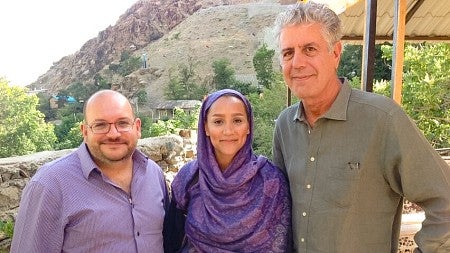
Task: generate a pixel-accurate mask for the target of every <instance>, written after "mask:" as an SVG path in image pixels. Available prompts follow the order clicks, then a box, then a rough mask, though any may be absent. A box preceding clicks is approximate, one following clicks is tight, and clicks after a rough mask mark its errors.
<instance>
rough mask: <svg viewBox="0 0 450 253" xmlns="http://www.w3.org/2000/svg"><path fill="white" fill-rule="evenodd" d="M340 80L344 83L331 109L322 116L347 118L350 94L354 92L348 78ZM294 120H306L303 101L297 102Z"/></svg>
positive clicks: (337, 118) (335, 118) (338, 118)
mask: <svg viewBox="0 0 450 253" xmlns="http://www.w3.org/2000/svg"><path fill="white" fill-rule="evenodd" d="M339 80H340V81H341V83H342V87H341V89H340V91H339V93H338V95H337V97H336V99H335V100H334V102H333V104H332V105H331V107H330V109H329V110H328V111H327V112H326V113H325V114H324V115H323V116H322V118H328V119H334V120H346V119H347V107H348V101H349V100H350V94H351V93H352V88H351V87H350V84H349V83H348V80H347V79H346V78H339ZM293 120H299V121H306V117H305V111H304V109H303V103H302V101H300V103H298V104H297V108H296V113H295V115H294V119H293Z"/></svg>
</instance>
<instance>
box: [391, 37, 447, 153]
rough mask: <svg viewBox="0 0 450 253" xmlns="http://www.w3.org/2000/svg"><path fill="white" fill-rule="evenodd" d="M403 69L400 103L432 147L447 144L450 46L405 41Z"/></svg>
mask: <svg viewBox="0 0 450 253" xmlns="http://www.w3.org/2000/svg"><path fill="white" fill-rule="evenodd" d="M389 52H392V50H388V49H386V54H388V53H389ZM403 72H404V75H403V89H402V106H403V107H404V108H405V110H406V112H407V113H408V114H409V115H410V116H411V117H412V118H413V119H414V120H415V122H416V124H417V126H418V127H419V128H420V129H421V130H422V131H423V132H424V134H425V136H426V137H427V139H428V141H430V143H431V144H432V145H433V146H434V147H436V148H443V147H450V45H449V44H446V43H440V44H428V43H422V44H407V45H406V47H405V62H404V70H403Z"/></svg>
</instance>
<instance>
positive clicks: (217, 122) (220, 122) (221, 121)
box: [213, 120, 223, 125]
mask: <svg viewBox="0 0 450 253" xmlns="http://www.w3.org/2000/svg"><path fill="white" fill-rule="evenodd" d="M213 123H214V124H215V125H220V124H222V123H223V120H214V121H213Z"/></svg>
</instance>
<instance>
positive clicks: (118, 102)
mask: <svg viewBox="0 0 450 253" xmlns="http://www.w3.org/2000/svg"><path fill="white" fill-rule="evenodd" d="M87 103H88V104H87V105H86V111H85V120H86V124H82V125H81V131H82V133H83V137H84V141H85V143H86V144H87V146H88V148H89V151H90V153H91V155H92V158H93V160H94V161H95V162H96V163H97V165H98V166H100V167H101V166H104V165H106V166H107V165H111V164H114V163H116V162H123V161H126V160H128V159H130V157H131V155H132V154H133V152H134V150H135V148H136V145H137V141H138V139H139V138H140V137H141V121H140V119H139V118H137V119H136V120H134V114H133V111H132V108H131V105H130V103H129V102H128V100H127V99H126V98H125V97H123V96H122V95H121V94H119V93H116V92H113V91H103V92H100V93H97V94H95V95H94V97H92V98H90V99H89V101H88V102H87ZM100 122H106V123H114V122H132V125H133V127H132V128H131V129H130V130H129V131H126V132H118V131H117V129H116V127H115V126H114V124H111V125H110V130H109V132H107V133H103V134H98V133H93V132H92V130H91V129H90V127H89V126H92V125H93V124H94V123H100Z"/></svg>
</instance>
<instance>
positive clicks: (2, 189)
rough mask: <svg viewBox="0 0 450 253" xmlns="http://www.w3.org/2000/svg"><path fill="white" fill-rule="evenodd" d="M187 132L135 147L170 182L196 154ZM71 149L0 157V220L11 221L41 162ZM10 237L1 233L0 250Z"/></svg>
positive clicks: (5, 246) (150, 139) (155, 139)
mask: <svg viewBox="0 0 450 253" xmlns="http://www.w3.org/2000/svg"><path fill="white" fill-rule="evenodd" d="M191 133H192V132H190V131H188V132H180V135H169V136H161V137H154V138H145V139H140V140H139V142H138V148H139V149H140V150H141V151H142V152H144V153H145V154H146V155H147V156H148V157H149V158H151V159H152V160H154V161H155V162H156V163H158V165H159V166H161V168H162V169H163V170H164V173H165V175H166V179H167V181H169V182H171V181H172V179H173V176H174V175H175V174H176V172H177V171H178V169H179V168H180V167H181V166H183V165H184V164H185V163H186V162H188V161H190V160H192V159H193V158H194V157H195V152H196V145H195V140H196V139H195V137H194V136H192V138H191ZM73 150H74V149H67V150H60V151H44V152H39V153H35V154H31V155H25V156H17V157H9V158H1V159H0V221H7V220H14V219H15V215H16V214H17V211H18V208H19V202H20V197H21V194H22V189H23V188H24V187H25V184H26V183H27V182H28V181H29V180H30V178H31V177H32V176H33V175H34V174H35V173H36V170H37V169H38V168H39V167H41V166H42V165H43V164H44V163H47V162H49V161H52V160H54V159H57V158H59V157H61V156H64V155H66V154H68V153H70V152H72V151H73ZM9 245H10V240H9V239H7V238H6V235H4V234H3V233H1V232H0V252H2V250H4V249H8V247H9Z"/></svg>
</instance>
